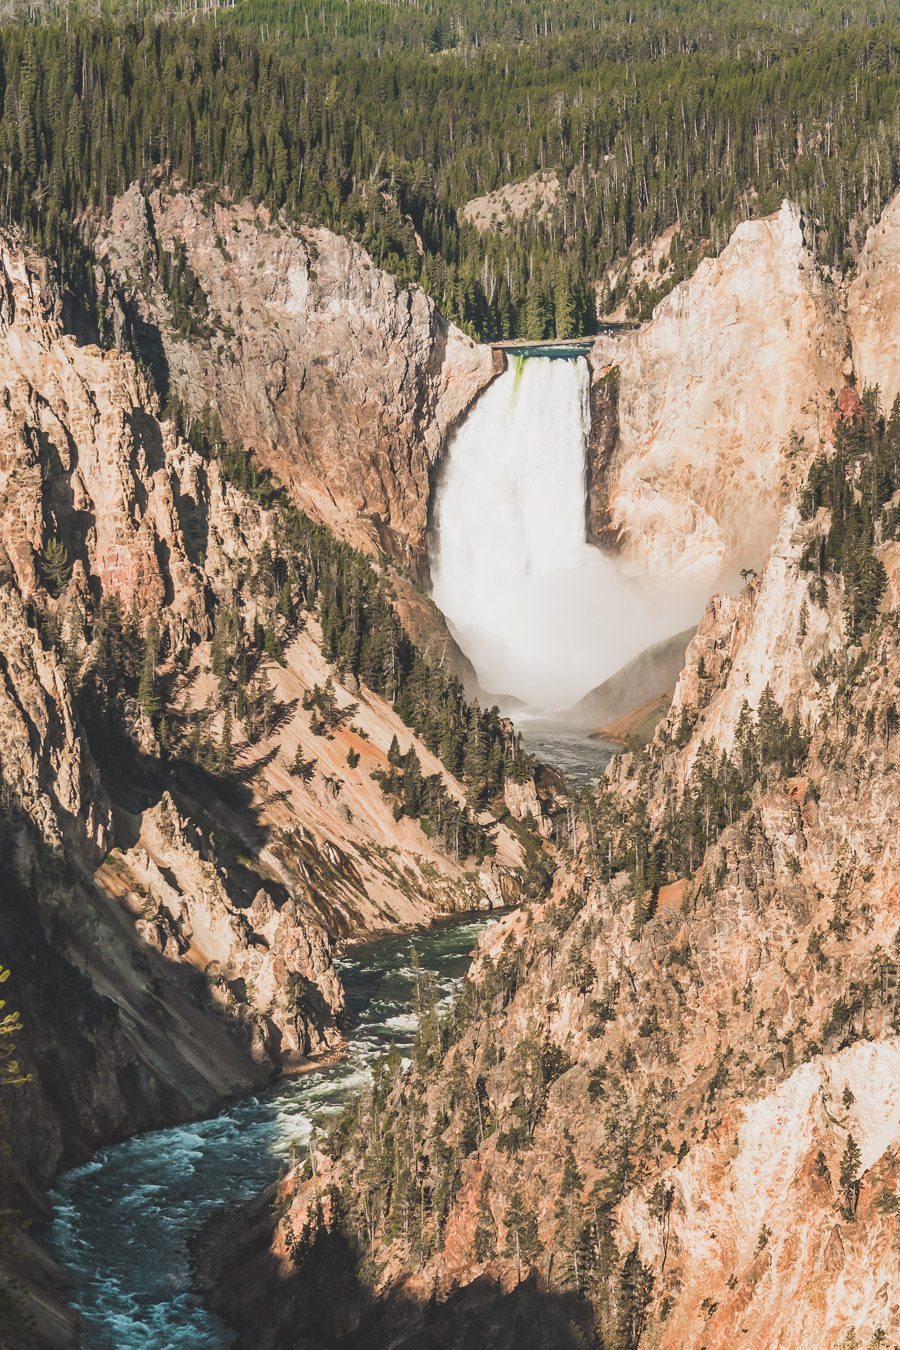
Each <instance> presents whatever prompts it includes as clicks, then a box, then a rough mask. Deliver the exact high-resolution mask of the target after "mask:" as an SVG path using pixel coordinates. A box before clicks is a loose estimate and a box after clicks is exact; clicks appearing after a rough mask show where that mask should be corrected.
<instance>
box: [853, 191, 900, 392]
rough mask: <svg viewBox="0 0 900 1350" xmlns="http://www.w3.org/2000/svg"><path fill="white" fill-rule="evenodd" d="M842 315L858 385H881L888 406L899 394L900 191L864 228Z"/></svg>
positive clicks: (861, 386)
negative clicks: (851, 349) (845, 311)
mask: <svg viewBox="0 0 900 1350" xmlns="http://www.w3.org/2000/svg"><path fill="white" fill-rule="evenodd" d="M847 315H848V320H849V324H850V335H851V340H852V344H853V368H854V370H855V372H856V379H857V384H858V385H859V387H860V389H862V388H863V386H864V385H867V384H877V385H880V387H881V398H882V403H883V404H884V406H885V408H886V409H890V407H891V405H892V404H893V402H894V399H895V398H896V397H897V395H898V394H900V194H898V195H897V196H896V197H894V198H893V200H892V201H890V202H888V204H887V206H886V207H885V208H884V211H883V212H882V213H881V219H880V220H879V221H878V223H877V224H875V225H873V226H871V228H870V229H869V232H868V234H867V236H866V242H865V245H864V247H863V250H862V253H861V254H860V257H859V262H858V264H857V269H856V276H855V278H854V279H853V281H852V283H851V285H850V288H849V292H848V296H847Z"/></svg>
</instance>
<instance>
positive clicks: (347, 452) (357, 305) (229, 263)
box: [96, 187, 501, 567]
mask: <svg viewBox="0 0 900 1350" xmlns="http://www.w3.org/2000/svg"><path fill="white" fill-rule="evenodd" d="M96 253H97V257H98V258H99V259H100V260H101V262H102V264H103V267H104V268H105V269H106V272H107V274H108V276H109V278H110V280H111V283H112V286H113V288H114V289H115V290H117V291H118V292H119V293H120V295H121V296H122V298H123V302H124V308H125V316H127V317H125V316H123V318H121V319H120V321H119V323H120V327H121V326H122V325H123V324H126V323H127V325H128V327H129V328H130V331H131V333H132V335H133V336H134V337H135V338H136V339H137V340H138V342H139V343H140V344H141V345H142V346H143V348H144V349H145V350H146V351H147V353H148V355H149V356H150V357H151V359H153V360H155V364H156V367H157V371H158V374H159V375H160V376H161V378H162V379H163V380H165V381H167V382H168V385H169V387H170V388H171V390H172V392H173V393H174V394H177V396H178V397H179V398H180V399H181V400H182V402H183V403H184V404H186V405H187V406H188V407H190V408H192V409H194V411H196V412H203V411H205V410H207V409H209V410H212V411H213V412H215V414H216V415H217V416H218V418H219V420H220V422H221V425H222V428H223V430H224V432H225V435H226V436H227V437H228V438H229V439H230V440H232V441H233V442H235V443H236V444H242V445H244V446H246V447H247V448H248V449H250V448H252V449H253V451H254V453H255V455H256V456H257V457H258V459H259V460H260V462H261V463H263V464H264V465H266V466H267V467H269V468H271V469H273V470H274V471H275V472H276V473H277V475H278V477H279V478H280V479H281V481H282V482H283V483H284V484H285V485H286V486H287V487H288V489H289V490H290V491H291V493H292V495H293V496H294V498H295V500H296V501H297V502H298V503H299V504H300V505H301V506H302V507H304V509H306V510H307V511H308V512H309V513H310V514H311V515H313V516H314V517H315V518H316V519H319V520H322V521H324V522H325V523H327V524H328V525H330V526H332V527H333V528H334V529H336V530H337V531H338V532H339V533H341V534H342V535H343V536H344V537H345V538H347V539H349V540H350V541H351V542H353V543H355V544H357V545H359V546H361V547H364V548H368V549H370V550H371V549H376V550H383V551H386V552H387V553H389V554H391V555H393V556H395V557H399V558H403V559H406V560H409V561H412V562H413V563H414V565H415V566H417V567H419V566H421V565H422V564H423V563H424V552H423V547H424V535H425V530H426V525H427V511H428V497H429V484H430V476H431V471H432V467H433V465H434V463H435V462H436V459H437V457H438V455H439V454H440V450H441V446H442V444H443V441H444V438H445V437H446V435H447V433H448V431H449V430H450V429H451V428H452V426H453V425H454V423H455V422H456V421H457V420H458V419H459V417H460V416H461V415H462V414H463V412H464V411H465V409H466V408H467V407H468V406H469V404H470V403H471V402H472V400H473V399H474V398H475V396H476V395H477V394H478V392H479V391H480V390H481V389H483V388H484V386H485V385H486V384H487V383H488V382H489V381H490V380H491V378H492V377H493V375H494V374H495V373H496V372H497V370H498V369H499V366H498V364H497V363H498V361H499V360H500V359H501V358H499V357H495V355H494V353H492V352H491V350H490V349H489V348H486V347H480V346H478V345H477V344H476V343H474V342H472V341H471V340H470V339H469V338H467V337H466V336H465V335H464V334H463V333H461V332H460V331H459V330H458V329H457V328H455V327H454V326H453V325H452V324H449V323H447V322H446V320H444V319H443V318H442V316H441V315H440V314H439V313H438V312H437V310H436V308H435V306H434V303H433V301H432V300H430V299H429V298H428V296H426V295H425V293H424V292H423V291H421V290H420V289H419V288H418V287H416V286H411V287H408V288H406V287H403V286H401V285H400V284H399V283H398V282H397V281H396V280H395V279H394V278H393V277H391V276H390V275H388V274H387V273H386V272H383V271H381V270H380V269H378V268H376V267H375V266H374V265H373V263H372V261H371V259H370V258H369V257H368V255H367V254H366V252H365V250H364V249H362V248H361V247H360V246H359V245H358V244H356V243H353V242H351V241H350V240H348V239H345V238H342V237H340V236H338V235H335V234H332V233H331V232H330V231H328V230H325V229H315V230H313V229H302V230H292V229H290V228H288V227H286V226H285V225H284V224H283V223H282V222H280V221H279V220H277V219H273V218H271V217H270V215H269V213H268V212H267V211H266V210H265V208H263V207H259V208H255V207H253V206H252V205H251V204H250V203H248V202H242V203H237V204H234V203H230V202H228V201H226V200H224V199H222V198H220V199H219V200H218V201H217V202H215V203H214V204H210V203H209V200H208V198H206V197H204V195H203V194H201V193H171V192H168V191H154V192H150V193H149V194H147V195H146V196H145V195H144V194H143V193H142V192H141V191H140V190H139V189H138V188H137V187H133V188H131V189H130V190H129V191H128V192H127V193H125V194H124V195H123V196H122V197H120V198H119V199H118V201H117V202H116V203H115V205H114V207H113V210H112V212H111V214H110V216H109V219H108V220H107V221H106V222H104V224H103V228H102V232H101V238H100V241H99V242H98V244H97V246H96ZM188 282H189V284H190V287H192V288H193V289H192V290H191V297H190V301H189V304H187V303H186V302H184V301H183V300H179V292H178V285H179V284H180V285H181V286H182V287H184V286H185V285H186V284H187V283H188Z"/></svg>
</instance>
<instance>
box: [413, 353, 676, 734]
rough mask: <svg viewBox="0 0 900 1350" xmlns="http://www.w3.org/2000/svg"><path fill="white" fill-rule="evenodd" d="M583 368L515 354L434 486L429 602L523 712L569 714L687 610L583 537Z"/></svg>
mask: <svg viewBox="0 0 900 1350" xmlns="http://www.w3.org/2000/svg"><path fill="white" fill-rule="evenodd" d="M589 388H590V372H589V368H588V364H587V362H586V361H585V360H584V359H583V358H579V359H577V360H567V359H560V358H553V357H527V358H521V357H519V358H515V357H514V358H513V359H512V360H511V362H510V366H509V369H507V370H506V371H505V372H504V373H503V374H502V375H501V376H500V377H499V378H498V379H497V380H495V381H494V382H493V384H491V385H490V386H489V387H488V389H487V390H486V391H485V393H484V394H482V395H481V397H480V398H479V400H478V402H477V403H476V404H475V405H474V407H473V409H472V410H471V412H470V413H469V415H468V416H467V418H466V420H465V422H464V423H463V424H462V426H461V427H460V428H459V430H458V431H457V433H456V435H455V436H454V437H453V440H452V442H451V443H450V445H449V447H448V451H447V459H446V462H445V465H444V471H443V474H442V479H441V482H440V484H439V486H438V496H437V509H436V515H435V534H434V547H433V551H432V558H431V576H432V594H433V597H434V600H435V603H436V604H437V605H438V607H439V608H440V609H441V610H442V612H443V613H444V615H445V616H446V618H447V620H448V622H449V623H450V626H451V629H452V631H453V633H454V635H455V637H456V639H457V641H458V642H459V644H460V646H461V647H462V649H463V651H464V652H465V653H466V655H467V656H468V657H469V659H470V660H471V661H472V664H473V665H474V667H475V669H476V672H477V674H478V678H479V680H480V682H481V684H482V686H483V687H484V688H485V689H487V690H488V691H489V692H491V693H492V694H496V695H498V696H499V695H512V696H513V697H515V698H517V699H520V700H521V701H522V702H523V703H524V704H525V705H526V707H527V708H529V709H533V710H535V711H539V712H550V711H554V710H556V709H560V708H566V707H570V706H571V705H572V704H573V703H575V702H576V701H577V700H578V699H579V698H581V697H582V696H583V695H584V694H585V693H587V692H588V690H590V689H592V688H594V687H595V686H596V685H598V684H599V683H601V681H603V680H604V679H606V678H607V677H608V676H610V675H612V674H614V673H615V672H616V671H617V670H619V669H620V668H621V667H622V666H623V665H624V664H625V663H626V662H627V661H629V660H630V659H631V658H632V657H633V656H636V655H637V654H638V652H640V651H642V650H643V648H644V647H646V646H648V645H649V644H650V643H652V642H655V641H657V640H659V639H660V638H663V637H667V636H668V635H670V634H672V633H675V632H678V631H679V627H681V628H683V627H684V626H685V622H686V621H687V620H686V617H685V612H684V610H683V606H682V605H681V604H678V603H674V604H673V597H672V596H671V595H670V594H669V595H667V594H663V593H661V592H660V590H659V589H658V588H651V587H650V586H648V585H647V584H645V583H640V582H639V581H637V580H636V579H635V578H627V577H626V576H624V575H623V573H622V570H621V569H620V568H619V566H618V565H617V564H616V562H615V561H614V560H612V559H611V558H609V557H608V556H606V555H605V554H603V553H602V552H600V550H599V549H597V548H594V547H592V546H591V545H590V544H588V543H587V539H586V512H585V471H586V441H587V435H588V431H589V427H590V409H589V398H588V396H589Z"/></svg>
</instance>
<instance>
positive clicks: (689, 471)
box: [591, 203, 849, 589]
mask: <svg viewBox="0 0 900 1350" xmlns="http://www.w3.org/2000/svg"><path fill="white" fill-rule="evenodd" d="M847 342H848V339H847V334H846V330H845V327H844V323H843V320H842V316H841V314H840V311H839V306H838V299H837V296H836V294H835V293H834V291H833V290H832V289H831V288H830V287H829V285H828V284H827V283H826V282H825V280H824V279H823V277H822V276H821V274H820V272H819V270H818V269H817V267H816V264H815V262H814V261H813V258H812V256H811V254H810V253H809V252H808V250H807V248H806V246H805V243H804V236H803V222H802V220H801V218H800V213H799V211H798V210H797V209H796V208H795V207H793V206H790V205H789V204H787V203H785V205H784V206H783V207H782V209H781V211H780V212H779V213H778V214H777V215H776V216H773V217H771V218H769V219H766V220H754V221H747V222H745V223H744V224H742V225H740V226H738V228H737V229H736V230H735V232H734V235H733V237H732V239H731V242H730V243H729V244H728V245H727V247H726V248H725V249H724V250H723V252H722V254H721V255H720V256H719V257H718V258H715V259H706V260H704V261H703V262H701V263H700V265H699V266H698V268H697V270H696V272H695V274H694V275H693V277H691V278H690V280H688V281H686V282H683V283H682V284H681V285H679V286H678V287H676V289H675V290H674V291H672V292H671V294H670V295H668V296H667V297H666V298H665V299H664V300H663V301H662V302H661V303H660V304H659V305H658V306H657V308H656V310H655V311H654V315H653V318H652V320H651V321H650V322H649V323H647V324H644V325H643V326H642V327H641V328H640V329H638V330H636V331H634V332H625V333H619V334H613V335H610V334H606V335H601V336H600V337H599V338H598V339H597V341H596V343H595V344H594V349H593V352H592V355H591V363H592V366H593V368H594V379H595V381H596V380H599V379H602V378H604V377H605V375H606V374H607V372H608V371H609V370H610V369H611V368H613V367H614V368H615V369H616V371H617V373H618V388H619V399H618V421H619V437H618V441H617V443H616V446H615V449H614V450H613V451H612V453H611V455H609V456H608V457H607V459H606V460H605V462H604V463H603V464H598V465H595V466H594V472H593V473H592V483H593V484H594V485H595V490H596V488H597V487H600V488H601V489H602V499H601V500H600V501H597V500H593V501H592V503H591V516H592V519H594V520H597V521H601V522H605V529H604V531H603V535H602V537H603V538H604V539H606V540H609V539H612V538H614V539H615V540H616V541H617V542H618V545H619V547H620V548H621V550H622V553H623V555H624V556H625V558H626V559H630V560H632V561H633V562H634V564H635V566H636V567H637V568H639V569H640V570H642V571H646V572H649V573H650V574H651V575H652V576H654V577H658V578H664V579H671V580H675V581H678V582H682V583H693V582H695V581H696V582H700V583H702V584H703V585H706V586H708V587H709V588H710V589H712V587H713V586H715V585H718V584H721V583H722V581H723V580H724V581H726V582H730V581H732V580H733V579H734V578H735V577H736V575H737V573H738V571H739V570H740V569H741V568H743V567H758V566H759V565H760V563H761V562H762V560H763V559H764V558H765V556H766V553H767V551H768V547H769V545H770V543H771V541H772V538H773V537H774V534H775V531H776V529H777V525H778V520H779V517H780V513H781V508H782V507H783V505H784V502H785V500H786V489H785V484H784V481H783V480H784V477H785V469H786V465H787V461H788V457H789V455H790V453H791V438H792V435H794V434H796V435H797V436H799V437H801V438H805V439H806V441H807V442H808V443H809V444H816V443H817V442H818V439H819V435H820V431H821V426H822V422H823V419H824V417H825V414H826V411H827V408H828V407H829V406H830V403H831V400H832V397H833V393H834V391H836V390H837V389H838V388H840V386H841V384H842V383H843V381H844V378H845V375H846V373H847V371H848V370H849V366H848V365H847ZM749 503H752V509H748V504H749Z"/></svg>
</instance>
